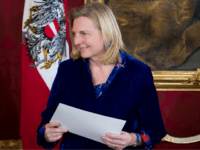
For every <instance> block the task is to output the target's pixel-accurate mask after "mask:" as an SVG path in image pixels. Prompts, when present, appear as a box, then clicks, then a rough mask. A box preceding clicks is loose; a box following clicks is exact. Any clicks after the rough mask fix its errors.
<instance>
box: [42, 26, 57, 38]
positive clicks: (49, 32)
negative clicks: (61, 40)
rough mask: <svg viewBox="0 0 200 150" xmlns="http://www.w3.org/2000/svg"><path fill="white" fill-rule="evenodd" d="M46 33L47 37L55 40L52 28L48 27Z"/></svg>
mask: <svg viewBox="0 0 200 150" xmlns="http://www.w3.org/2000/svg"><path fill="white" fill-rule="evenodd" d="M44 33H45V34H46V36H48V37H49V38H54V37H55V34H54V33H53V31H52V30H51V28H50V26H49V25H47V26H46V27H45V29H44Z"/></svg>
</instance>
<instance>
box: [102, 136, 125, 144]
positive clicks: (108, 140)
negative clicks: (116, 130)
mask: <svg viewBox="0 0 200 150" xmlns="http://www.w3.org/2000/svg"><path fill="white" fill-rule="evenodd" d="M102 140H104V141H105V142H106V143H107V142H109V143H112V144H116V145H119V146H124V145H125V144H126V143H125V142H124V141H123V140H118V139H117V140H116V139H112V138H109V137H106V136H102Z"/></svg>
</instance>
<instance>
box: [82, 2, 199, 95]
mask: <svg viewBox="0 0 200 150" xmlns="http://www.w3.org/2000/svg"><path fill="white" fill-rule="evenodd" d="M91 1H99V2H101V3H104V0H84V4H86V3H88V2H91ZM152 73H153V77H154V83H155V86H156V89H157V91H200V69H197V71H152Z"/></svg>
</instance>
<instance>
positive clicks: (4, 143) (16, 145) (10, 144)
mask: <svg viewBox="0 0 200 150" xmlns="http://www.w3.org/2000/svg"><path fill="white" fill-rule="evenodd" d="M0 149H20V150H23V148H22V141H21V140H20V139H19V140H0Z"/></svg>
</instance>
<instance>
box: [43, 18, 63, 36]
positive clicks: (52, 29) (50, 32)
mask: <svg viewBox="0 0 200 150" xmlns="http://www.w3.org/2000/svg"><path fill="white" fill-rule="evenodd" d="M59 30H60V27H59V25H58V21H57V19H56V18H55V19H54V20H53V22H51V23H50V24H48V25H47V26H46V27H45V29H44V33H45V34H46V36H47V37H49V38H54V37H55V36H56V35H57V33H58V32H59Z"/></svg>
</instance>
